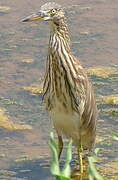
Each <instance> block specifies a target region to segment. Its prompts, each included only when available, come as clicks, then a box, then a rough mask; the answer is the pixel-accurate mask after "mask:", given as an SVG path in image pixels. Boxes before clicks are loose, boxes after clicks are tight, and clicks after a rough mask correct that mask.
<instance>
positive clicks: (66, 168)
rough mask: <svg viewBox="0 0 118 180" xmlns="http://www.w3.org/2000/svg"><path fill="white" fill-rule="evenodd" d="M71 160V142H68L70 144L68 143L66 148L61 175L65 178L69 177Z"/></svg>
mask: <svg viewBox="0 0 118 180" xmlns="http://www.w3.org/2000/svg"><path fill="white" fill-rule="evenodd" d="M71 159H72V140H70V142H69V144H68V146H67V153H66V162H65V166H64V169H63V171H62V174H63V175H64V176H65V177H70V174H71V168H70V162H71Z"/></svg>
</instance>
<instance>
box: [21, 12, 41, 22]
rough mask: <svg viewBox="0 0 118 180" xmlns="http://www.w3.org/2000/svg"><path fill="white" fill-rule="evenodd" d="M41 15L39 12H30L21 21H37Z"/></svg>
mask: <svg viewBox="0 0 118 180" xmlns="http://www.w3.org/2000/svg"><path fill="white" fill-rule="evenodd" d="M42 19H43V16H41V13H37V14H32V15H30V16H28V17H26V18H24V19H22V20H21V21H22V22H32V21H39V20H42Z"/></svg>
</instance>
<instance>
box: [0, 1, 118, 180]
mask: <svg viewBox="0 0 118 180" xmlns="http://www.w3.org/2000/svg"><path fill="white" fill-rule="evenodd" d="M45 2H46V1H45ZM55 2H58V1H57V0H55ZM43 3H44V1H43V0H41V1H39V0H33V1H31V0H25V1H23V0H20V1H18V0H14V1H10V0H5V1H4V0H1V1H0V40H1V43H0V84H1V86H0V109H5V110H6V112H5V115H6V116H8V117H9V119H10V120H11V121H13V122H14V123H17V124H21V125H23V124H27V125H31V126H32V130H24V131H8V130H5V129H3V128H1V129H0V137H1V138H0V179H2V180H3V179H5V180H7V179H11V180H15V179H16V178H17V180H23V179H25V180H44V179H49V178H50V177H51V175H50V172H49V164H50V163H49V162H50V150H49V146H48V139H49V133H50V131H51V130H52V124H51V121H50V119H49V117H48V115H47V113H46V112H45V109H44V104H43V102H42V97H41V94H39V95H32V94H31V93H29V92H28V91H25V90H24V87H28V86H31V85H32V84H41V83H42V81H43V74H44V71H45V62H46V53H47V47H48V38H49V27H48V25H47V24H46V23H39V22H38V23H21V22H20V20H21V19H22V18H24V17H25V16H27V15H30V14H32V13H33V12H35V11H37V10H38V9H39V8H40V5H42V4H43ZM60 4H62V5H63V6H65V7H68V9H67V12H66V13H67V19H68V25H69V29H70V35H71V40H72V50H73V53H74V55H76V56H79V58H80V60H81V63H82V64H83V66H84V67H86V68H88V67H94V66H95V67H97V66H109V67H110V66H111V67H115V68H116V69H118V36H117V31H118V11H117V9H118V2H117V0H114V1H112V0H94V1H93V0H79V2H78V0H74V1H72V0H69V1H68V3H67V2H66V0H60ZM3 6H4V7H3ZM92 81H93V84H94V87H95V92H96V96H97V99H98V108H99V110H100V113H99V114H100V116H99V121H98V131H97V132H98V133H97V144H96V147H101V148H102V149H103V151H102V152H101V154H100V162H99V163H98V167H99V169H100V170H101V171H102V172H103V174H105V175H106V176H108V177H113V176H116V175H118V169H117V167H118V163H117V162H118V145H117V142H116V141H115V140H113V139H112V138H111V134H112V132H117V126H118V115H117V113H116V115H115V116H114V115H113V114H112V113H111V114H109V113H108V111H109V110H110V109H111V108H112V109H113V110H116V111H118V105H107V104H102V103H99V98H100V97H102V96H107V95H111V94H118V76H117V75H114V76H112V77H109V78H100V77H95V76H92ZM51 179H52V178H51Z"/></svg>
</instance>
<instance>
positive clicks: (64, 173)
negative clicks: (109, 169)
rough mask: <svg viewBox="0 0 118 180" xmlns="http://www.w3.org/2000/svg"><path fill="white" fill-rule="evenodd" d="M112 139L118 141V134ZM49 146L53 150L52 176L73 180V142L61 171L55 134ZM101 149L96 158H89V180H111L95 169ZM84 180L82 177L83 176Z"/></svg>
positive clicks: (51, 136) (69, 145)
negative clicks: (71, 163)
mask: <svg viewBox="0 0 118 180" xmlns="http://www.w3.org/2000/svg"><path fill="white" fill-rule="evenodd" d="M112 138H113V139H114V140H118V134H117V133H113V134H112ZM49 145H50V148H51V152H52V161H51V167H50V171H51V173H52V175H54V176H55V177H56V180H72V179H71V167H70V162H71V159H72V140H70V142H69V144H68V146H67V152H66V161H65V165H64V168H63V169H62V170H61V169H60V166H59V160H58V144H57V143H56V141H55V139H54V135H53V133H51V135H50V141H49ZM100 150H101V149H100V148H96V149H95V151H94V153H95V156H89V157H88V163H89V165H88V179H89V180H95V179H96V180H109V179H108V178H106V177H103V176H102V175H101V174H100V173H99V172H98V171H97V169H96V167H95V162H97V160H98V158H97V156H98V153H99V152H100ZM117 178H118V177H116V180H117ZM81 180H82V176H81Z"/></svg>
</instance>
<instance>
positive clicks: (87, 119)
mask: <svg viewBox="0 0 118 180" xmlns="http://www.w3.org/2000/svg"><path fill="white" fill-rule="evenodd" d="M39 19H40V20H41V19H42V20H45V21H48V22H49V24H50V28H51V33H50V40H49V48H48V56H47V64H46V74H45V81H44V101H45V103H46V109H47V110H48V111H49V113H50V115H51V117H52V120H53V124H54V127H55V129H56V131H57V134H58V138H59V143H60V153H61V151H62V147H63V141H62V135H66V136H67V137H69V138H72V139H73V142H74V143H75V144H76V145H77V146H79V145H80V144H82V146H83V148H84V149H88V150H91V149H92V147H93V145H94V142H95V136H96V118H97V108H96V103H95V98H94V93H93V90H92V85H91V83H90V81H89V79H88V77H87V74H86V72H85V70H84V69H83V68H82V66H81V64H80V62H79V60H78V59H76V57H74V56H73V55H72V52H71V49H70V38H69V35H68V28H67V24H66V19H65V15H64V11H63V10H62V8H61V7H60V6H59V5H57V4H56V3H47V4H45V5H44V6H42V7H41V10H40V11H39V12H38V13H37V14H33V15H32V16H29V17H27V18H26V19H24V20H23V21H24V22H26V21H33V20H39ZM60 153H59V154H60Z"/></svg>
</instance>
